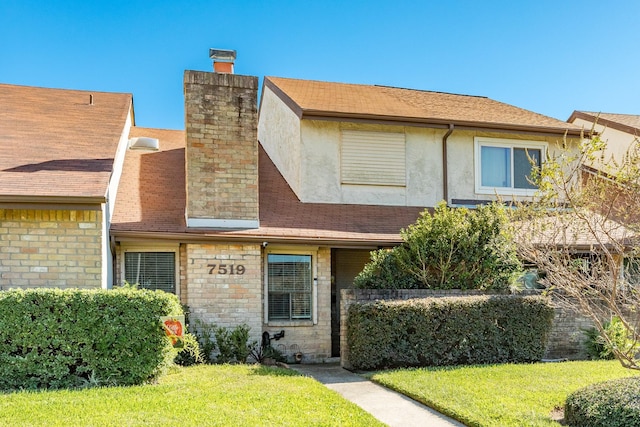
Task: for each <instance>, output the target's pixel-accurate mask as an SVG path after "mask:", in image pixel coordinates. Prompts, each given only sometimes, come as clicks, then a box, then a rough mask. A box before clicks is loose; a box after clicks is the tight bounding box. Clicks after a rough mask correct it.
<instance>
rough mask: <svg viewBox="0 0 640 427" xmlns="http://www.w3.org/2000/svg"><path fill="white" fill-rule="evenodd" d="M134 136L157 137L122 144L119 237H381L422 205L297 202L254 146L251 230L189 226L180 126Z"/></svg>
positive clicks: (392, 233)
mask: <svg viewBox="0 0 640 427" xmlns="http://www.w3.org/2000/svg"><path fill="white" fill-rule="evenodd" d="M130 136H131V137H134V136H147V137H151V138H158V139H159V141H160V149H159V150H158V151H155V152H144V151H133V150H129V151H128V152H127V155H126V158H125V163H124V170H123V173H122V178H121V179H120V186H119V188H118V196H117V198H116V207H115V212H114V215H113V218H112V224H111V232H112V234H113V235H114V236H116V237H118V238H123V237H126V236H129V237H135V238H139V237H147V238H153V237H157V238H163V239H171V238H173V239H178V240H181V241H184V240H202V239H205V240H206V239H241V240H252V241H263V240H270V241H275V240H279V241H288V242H307V243H308V242H316V243H328V242H332V243H335V244H342V245H365V246H375V245H385V244H395V243H398V242H399V241H400V236H399V232H400V229H401V228H403V227H406V226H408V225H409V224H411V223H413V222H414V221H415V220H416V219H417V218H418V216H419V214H420V212H421V211H422V208H417V207H402V206H373V205H341V204H323V203H302V202H300V200H298V198H297V197H296V195H295V193H294V192H293V191H292V190H291V188H290V187H289V185H288V184H287V182H286V181H285V179H284V178H283V177H282V175H281V174H280V172H279V171H278V169H277V168H276V167H275V165H274V164H273V162H272V161H271V159H270V158H269V156H268V155H267V154H266V153H265V151H264V150H263V149H262V147H260V150H259V165H258V168H259V188H260V227H259V228H256V229H249V230H231V231H223V230H220V231H215V230H189V229H187V227H186V225H185V218H184V208H185V198H186V195H185V181H184V176H185V173H184V155H185V136H184V132H183V131H172V130H161V129H146V128H132V129H131V134H130Z"/></svg>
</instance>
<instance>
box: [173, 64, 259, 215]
mask: <svg viewBox="0 0 640 427" xmlns="http://www.w3.org/2000/svg"><path fill="white" fill-rule="evenodd" d="M184 91H185V126H186V135H187V136H186V156H185V158H186V174H187V217H188V218H190V219H191V218H192V219H220V220H253V221H257V220H258V137H257V122H258V112H257V93H258V78H257V77H251V76H240V75H235V74H218V73H208V72H200V71H186V72H185V75H184Z"/></svg>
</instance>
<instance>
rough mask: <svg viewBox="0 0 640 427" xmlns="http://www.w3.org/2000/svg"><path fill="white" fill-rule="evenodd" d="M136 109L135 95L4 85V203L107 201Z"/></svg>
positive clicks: (0, 160) (0, 183) (0, 154)
mask: <svg viewBox="0 0 640 427" xmlns="http://www.w3.org/2000/svg"><path fill="white" fill-rule="evenodd" d="M131 108H132V96H131V95H130V94H123V93H105V92H88V91H80V90H66V89H45V88H38V87H29V86H15V85H7V84H0V130H1V131H0V147H2V149H1V150H0V202H33V201H38V202H47V201H58V202H62V201H64V202H67V203H69V202H91V203H97V202H100V201H104V199H105V196H106V193H107V188H108V185H109V179H110V176H111V172H112V170H113V165H114V159H115V156H116V150H117V147H118V143H119V141H120V139H121V137H122V135H123V132H124V131H125V124H126V121H127V116H128V115H129V114H130V112H131Z"/></svg>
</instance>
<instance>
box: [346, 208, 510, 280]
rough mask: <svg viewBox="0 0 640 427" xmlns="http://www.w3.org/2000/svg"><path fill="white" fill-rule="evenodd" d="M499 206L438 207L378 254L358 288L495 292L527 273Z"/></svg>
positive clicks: (419, 219)
mask: <svg viewBox="0 0 640 427" xmlns="http://www.w3.org/2000/svg"><path fill="white" fill-rule="evenodd" d="M504 209H505V208H504V207H503V206H501V205H498V204H491V205H487V206H479V207H478V208H476V209H466V208H449V207H447V206H446V204H445V203H444V202H441V203H440V204H438V206H437V207H436V208H435V211H434V213H433V214H430V213H429V211H424V212H423V213H422V214H421V215H420V218H418V220H417V221H416V222H415V223H414V224H412V225H410V226H409V227H408V228H407V229H406V230H402V232H401V236H402V240H403V244H402V245H400V246H397V247H395V248H393V249H392V250H382V251H377V252H373V253H372V260H371V262H370V263H369V264H367V265H366V266H365V268H364V269H363V271H362V272H361V273H360V274H359V275H358V276H357V277H356V279H355V281H354V285H355V286H356V287H358V288H368V289H409V288H418V289H493V290H503V289H507V288H508V287H509V283H510V282H511V281H512V279H513V277H514V275H515V274H516V273H517V272H518V271H520V270H521V268H522V267H521V263H520V261H519V260H518V258H517V255H516V246H515V242H514V240H513V237H512V236H511V235H510V234H509V233H508V232H507V227H506V225H507V221H508V218H507V215H506V213H505V211H504Z"/></svg>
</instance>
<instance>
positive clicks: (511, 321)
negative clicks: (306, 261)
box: [347, 295, 554, 370]
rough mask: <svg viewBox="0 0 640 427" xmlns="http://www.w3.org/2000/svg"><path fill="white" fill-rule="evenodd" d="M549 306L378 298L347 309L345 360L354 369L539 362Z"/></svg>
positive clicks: (517, 300) (508, 300)
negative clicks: (347, 351) (347, 359)
mask: <svg viewBox="0 0 640 427" xmlns="http://www.w3.org/2000/svg"><path fill="white" fill-rule="evenodd" d="M553 315H554V311H553V307H552V306H551V304H550V302H549V301H548V300H547V299H546V298H545V297H541V296H525V297H522V296H506V295H505V296H474V297H451V298H424V299H414V300H407V301H377V302H373V303H364V304H353V305H351V306H350V307H349V311H348V320H347V325H348V326H347V342H348V345H349V361H350V362H351V364H352V365H353V367H354V368H356V369H365V370H370V369H382V368H394V367H410V366H439V365H460V364H485V363H507V362H532V361H537V360H540V359H541V358H542V357H543V355H544V351H545V347H546V344H547V339H548V337H549V334H550V331H551V323H552V320H553Z"/></svg>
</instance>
